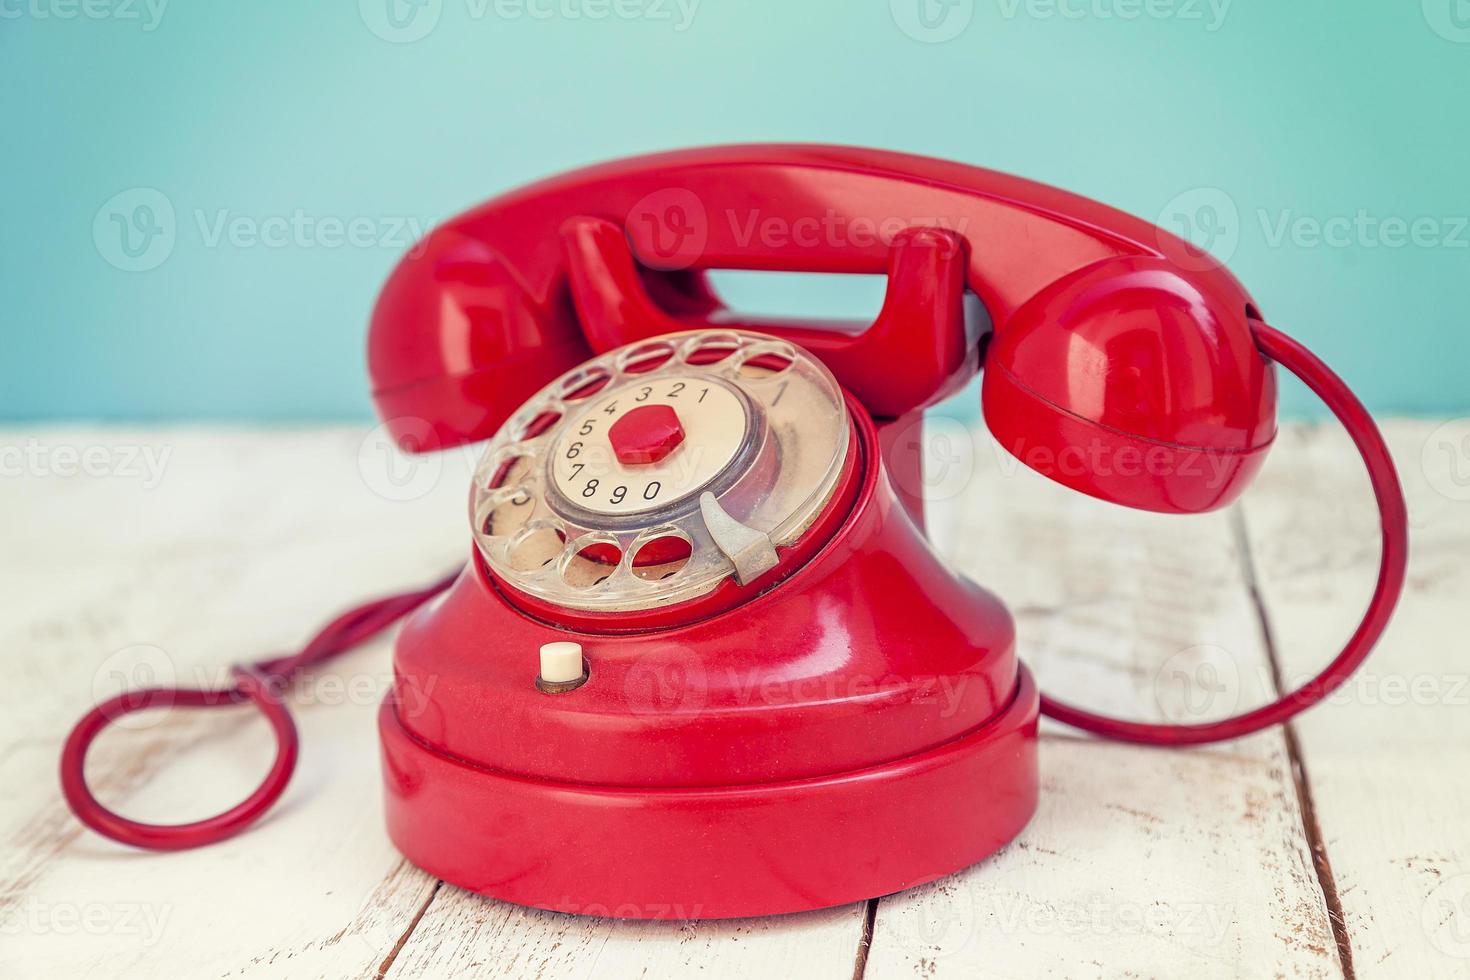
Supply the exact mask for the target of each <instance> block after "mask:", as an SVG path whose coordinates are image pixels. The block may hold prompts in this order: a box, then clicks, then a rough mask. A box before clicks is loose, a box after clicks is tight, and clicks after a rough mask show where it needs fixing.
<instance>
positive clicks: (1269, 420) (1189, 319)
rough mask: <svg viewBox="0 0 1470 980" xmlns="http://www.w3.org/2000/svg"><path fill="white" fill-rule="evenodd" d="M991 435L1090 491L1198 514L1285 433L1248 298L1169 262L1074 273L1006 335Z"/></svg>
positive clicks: (1233, 492) (1221, 501)
mask: <svg viewBox="0 0 1470 980" xmlns="http://www.w3.org/2000/svg"><path fill="white" fill-rule="evenodd" d="M982 400H983V404H984V407H985V418H986V421H987V422H988V423H989V425H990V430H991V432H992V433H993V434H994V435H995V437H996V438H997V439H998V440H999V441H1000V443H1001V445H1003V446H1005V447H1006V449H1007V450H1009V451H1010V452H1011V453H1012V454H1013V455H1015V456H1016V458H1018V459H1020V460H1021V461H1022V462H1024V463H1026V464H1027V465H1028V466H1030V467H1032V468H1033V469H1035V470H1037V471H1038V472H1041V473H1044V474H1045V475H1047V476H1049V477H1051V478H1053V479H1055V480H1058V481H1060V482H1062V483H1064V484H1066V485H1067V486H1070V487H1072V488H1073V489H1076V490H1081V491H1083V492H1084V493H1089V494H1092V495H1093V496H1096V497H1102V498H1103V499H1105V500H1111V501H1114V502H1116V503H1121V504H1126V505H1128V506H1131V507H1141V508H1144V509H1148V510H1159V511H1169V512H1180V513H1189V512H1195V511H1201V510H1209V509H1212V508H1215V507H1221V506H1224V505H1225V504H1228V503H1230V502H1231V501H1232V500H1234V499H1235V498H1236V497H1237V496H1238V495H1239V494H1240V492H1241V491H1242V490H1243V489H1244V488H1245V486H1246V484H1247V483H1248V482H1249V479H1250V477H1251V476H1252V475H1253V474H1254V473H1255V471H1256V470H1257V469H1258V468H1259V467H1260V464H1261V461H1262V460H1263V459H1264V458H1265V452H1266V449H1267V448H1268V447H1269V446H1270V443H1271V440H1272V438H1274V436H1275V434H1276V411H1275V406H1276V384H1275V376H1274V373H1273V371H1272V370H1271V367H1270V365H1269V364H1268V363H1267V361H1266V360H1265V358H1263V357H1262V356H1261V354H1260V352H1259V351H1258V350H1257V349H1256V343H1255V338H1254V336H1253V335H1252V333H1251V329H1250V326H1249V323H1248V319H1247V316H1246V307H1245V305H1244V303H1243V302H1241V297H1240V296H1239V295H1238V294H1237V293H1236V292H1235V291H1232V290H1228V289H1222V288H1221V287H1220V284H1219V283H1218V282H1214V281H1212V280H1210V279H1208V278H1204V279H1198V280H1196V278H1195V277H1190V276H1188V275H1186V274H1185V273H1184V272H1183V271H1181V270H1179V269H1177V268H1175V267H1174V266H1173V265H1171V263H1169V262H1168V261H1167V260H1165V259H1162V258H1142V257H1128V258H1115V259H1107V260H1104V261H1101V262H1097V263H1094V264H1093V265H1091V266H1088V267H1087V268H1085V269H1081V270H1078V271H1076V272H1073V273H1071V274H1070V275H1067V276H1065V277H1063V278H1061V279H1059V280H1057V281H1056V282H1055V283H1053V284H1052V285H1051V286H1049V287H1048V288H1047V289H1044V290H1042V291H1041V292H1040V293H1038V294H1037V295H1036V296H1034V297H1033V298H1032V299H1031V300H1029V301H1028V302H1027V303H1026V304H1025V305H1024V306H1022V307H1021V309H1019V310H1017V311H1016V314H1015V315H1014V316H1013V317H1011V319H1010V320H1009V321H1007V322H1006V324H1005V325H1004V326H1003V327H1001V328H1000V329H998V330H996V332H995V337H994V339H993V340H992V341H991V342H990V345H989V350H988V352H987V354H986V358H985V377H984V380H983V384H982Z"/></svg>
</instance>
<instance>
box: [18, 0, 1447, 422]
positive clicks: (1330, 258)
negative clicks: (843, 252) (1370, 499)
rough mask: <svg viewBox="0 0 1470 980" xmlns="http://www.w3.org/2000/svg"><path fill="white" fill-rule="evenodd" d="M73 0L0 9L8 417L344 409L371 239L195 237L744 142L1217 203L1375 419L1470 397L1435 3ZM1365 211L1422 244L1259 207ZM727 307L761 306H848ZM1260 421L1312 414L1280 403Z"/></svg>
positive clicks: (356, 382)
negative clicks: (393, 13) (106, 211)
mask: <svg viewBox="0 0 1470 980" xmlns="http://www.w3.org/2000/svg"><path fill="white" fill-rule="evenodd" d="M79 2H80V0H0V12H3V13H4V14H5V16H4V17H3V18H0V124H3V127H4V132H5V139H4V145H5V151H4V155H3V157H0V159H3V160H4V164H3V166H4V172H3V180H0V202H3V208H0V214H3V216H4V233H3V236H0V268H3V270H4V273H3V275H4V279H3V284H4V297H3V302H0V339H3V357H0V415H3V416H5V417H9V418H21V419H37V418H50V417H67V418H96V417H106V418H123V419H160V418H168V419H172V418H233V419H248V420H270V419H328V418H360V417H361V418H365V417H367V414H368V412H369V406H368V402H367V398H366V394H365V378H364V369H363V330H364V323H365V321H366V318H367V315H368V312H369V309H370V307H371V304H372V301H373V297H374V294H375V292H376V290H377V287H378V285H379V283H380V282H381V281H382V278H383V276H384V275H385V274H386V273H387V271H388V270H389V268H390V267H391V265H392V264H393V262H394V261H395V259H396V257H397V254H398V252H399V250H400V249H399V248H396V247H337V248H326V247H313V248H305V247H297V246H294V245H291V246H287V247H283V248H267V247H263V246H260V245H256V246H253V247H240V246H235V245H230V244H228V243H226V244H220V245H217V246H215V247H208V246H207V245H206V244H205V243H204V241H203V240H202V235H201V233H200V231H199V229H198V227H197V226H196V219H195V217H194V214H195V212H200V213H203V214H204V215H206V220H213V218H214V217H215V216H216V215H217V214H218V213H219V212H220V211H221V210H224V211H227V212H228V213H229V214H230V215H233V216H245V217H247V218H250V219H252V220H254V219H259V218H263V217H265V216H269V215H289V214H291V213H292V212H293V211H295V210H296V209H302V210H303V211H304V212H305V213H307V214H310V215H313V216H317V217H321V216H332V217H337V218H342V219H347V218H352V217H355V216H366V217H369V218H372V219H374V220H377V219H379V218H383V217H387V216H402V217H413V218H414V219H415V220H418V221H420V222H422V223H425V224H427V223H431V222H433V221H435V220H438V219H442V218H445V217H448V216H450V215H452V214H454V213H456V212H458V211H460V210H462V209H463V208H465V207H466V206H468V205H470V204H472V203H474V202H476V201H478V200H481V199H483V198H485V197H487V196H490V195H491V194H493V193H495V192H498V191H500V190H502V189H505V188H509V187H512V186H515V185H517V184H520V183H522V182H524V181H527V180H531V179H533V178H536V177H539V176H542V175H545V174H548V173H551V172H555V171H558V170H561V169H565V168H567V167H571V166H575V165H578V164H583V163H587V162H591V161H594V160H598V159H602V158H607V157H614V156H620V155H625V154H630V153H638V152H643V151H649V150H655V149H661V148H667V147H674V146H681V145H690V144H701V143H712V142H725V141H739V140H810V141H831V142H843V143H855V144H867V145H873V146H882V147H889V148H894V149H901V150H907V151H912V152H919V153H927V154H933V155H936V156H941V157H949V158H954V159H957V160H964V161H969V162H973V163H977V164H981V165H984V166H987V167H993V168H997V169H1001V170H1007V171H1012V172H1015V173H1019V174H1024V175H1026V176H1029V177H1032V178H1035V179H1039V180H1042V181H1047V182H1050V183H1054V184H1058V185H1060V186H1063V187H1066V188H1069V189H1071V190H1075V191H1078V192H1080V193H1083V194H1087V195H1090V196H1093V197H1096V198H1099V199H1101V200H1103V201H1106V202H1108V203H1110V204H1113V205H1116V206H1118V207H1121V208H1123V209H1125V210H1128V211H1132V212H1134V213H1136V214H1139V215H1141V216H1144V217H1147V218H1150V219H1151V220H1171V216H1170V215H1169V214H1166V209H1167V208H1168V206H1169V205H1170V202H1171V201H1174V200H1176V199H1177V198H1178V195H1181V194H1185V193H1186V192H1193V194H1192V196H1188V197H1185V198H1184V199H1183V200H1184V201H1186V202H1188V203H1189V204H1190V206H1191V207H1193V206H1194V205H1196V204H1198V202H1199V201H1201V200H1205V201H1207V202H1215V201H1218V200H1219V199H1220V198H1219V195H1220V194H1221V193H1223V194H1224V195H1225V196H1226V198H1227V199H1228V200H1229V201H1230V202H1231V203H1232V204H1233V205H1234V206H1235V207H1236V208H1237V210H1238V219H1237V221H1236V222H1235V224H1234V226H1233V236H1234V241H1235V243H1236V244H1235V245H1234V246H1233V247H1229V243H1230V241H1231V235H1232V230H1231V228H1230V227H1224V228H1223V234H1222V235H1221V236H1220V237H1219V238H1218V239H1217V241H1216V246H1217V248H1219V247H1220V242H1221V241H1223V242H1225V244H1226V247H1225V248H1223V249H1221V251H1228V252H1229V253H1230V255H1229V263H1230V265H1231V267H1232V268H1233V269H1234V270H1235V272H1236V273H1237V275H1239V276H1240V278H1241V279H1242V281H1243V282H1245V283H1246V284H1247V286H1248V287H1249V288H1250V289H1251V290H1252V292H1253V293H1254V294H1255V296H1256V298H1257V299H1258V300H1259V302H1260V305H1261V308H1262V309H1263V310H1264V311H1265V313H1266V315H1267V316H1268V317H1269V318H1270V319H1271V320H1273V321H1274V322H1275V323H1276V324H1277V325H1278V326H1281V327H1283V328H1284V329H1286V330H1288V331H1289V332H1292V333H1294V334H1296V335H1297V336H1299V337H1300V338H1302V339H1303V340H1305V341H1307V342H1308V343H1309V344H1311V345H1312V346H1313V347H1314V348H1315V349H1317V350H1318V352H1319V353H1320V354H1321V355H1322V356H1323V357H1324V358H1326V359H1327V360H1328V361H1329V362H1330V363H1332V364H1333V365H1334V366H1336V367H1337V368H1338V369H1339V370H1340V371H1341V372H1342V373H1343V374H1344V375H1345V376H1346V377H1347V378H1348V379H1349V381H1350V382H1351V383H1353V385H1354V386H1355V387H1356V388H1357V390H1358V391H1359V392H1360V393H1361V394H1362V396H1363V397H1364V399H1365V400H1366V401H1367V402H1368V403H1369V404H1370V406H1371V407H1373V408H1374V409H1376V410H1379V411H1393V412H1413V413H1461V412H1464V411H1465V410H1466V409H1467V408H1470V388H1467V385H1466V383H1465V377H1464V376H1465V368H1466V366H1467V364H1470V339H1467V330H1466V322H1467V319H1470V229H1466V228H1465V227H1463V224H1464V222H1465V219H1466V217H1467V216H1470V135H1467V119H1470V116H1467V104H1466V97H1467V95H1470V2H1466V0H1427V2H1426V3H1425V4H1423V5H1422V6H1421V4H1420V3H1418V2H1417V0H1400V2H1382V0H1373V2H1368V0H1362V2H1353V3H1345V2H1337V0H1315V2H1304V0H1294V2H1280V0H1235V2H1233V3H1230V4H1229V5H1228V7H1227V8H1226V9H1225V13H1224V18H1223V21H1218V22H1216V14H1215V13H1214V12H1212V10H1211V8H1210V7H1209V6H1208V4H1207V2H1206V0H1198V2H1196V0H1175V2H1172V3H1171V2H1170V0H1070V2H1064V4H1063V7H1064V9H1065V10H1066V11H1068V13H1063V12H1062V11H1061V10H1058V9H1057V8H1056V7H1055V6H1054V5H1052V4H1048V3H1045V2H1040V0H1037V2H1033V3H1031V4H1026V3H1019V5H1017V4H1015V3H1013V2H1012V0H975V2H974V3H973V4H970V5H968V7H967V4H966V2H965V0H956V5H955V6H953V7H948V8H947V7H944V6H942V5H940V4H938V3H937V2H936V0H928V2H930V3H931V4H932V6H930V7H929V8H928V9H929V11H930V12H931V13H936V14H939V13H943V12H944V11H946V10H948V12H949V15H950V16H951V17H952V18H959V19H958V20H954V19H951V20H949V21H946V22H943V23H944V25H945V26H947V27H948V28H950V29H953V28H955V27H956V25H958V26H961V27H963V30H961V31H960V32H959V33H958V35H957V36H955V37H954V38H952V39H950V40H947V41H943V42H942V43H925V42H922V41H920V40H916V39H915V38H913V37H911V36H909V35H908V34H906V33H905V32H904V31H903V30H902V29H901V27H900V26H899V20H901V19H904V18H903V17H902V13H903V11H904V10H905V9H908V10H909V11H910V12H912V9H913V0H895V4H894V5H893V8H894V9H897V10H898V11H899V15H895V13H894V12H893V9H891V5H890V3H889V0H860V2H853V0H848V2H839V0H829V2H823V3H813V2H798V0H787V2H777V0H767V2H759V3H757V2H752V0H740V2H736V0H700V2H699V3H698V5H697V7H696V9H695V12H694V16H693V20H692V23H690V24H689V25H688V26H687V28H686V29H683V30H680V29H678V24H677V23H676V22H677V20H678V17H679V14H678V12H677V8H676V7H675V6H674V4H673V0H667V2H664V0H659V2H660V8H659V9H667V10H668V11H669V13H670V14H671V17H672V19H658V18H657V17H643V18H637V19H622V18H619V17H618V16H616V14H610V15H609V16H608V17H607V18H606V19H602V20H593V19H590V18H589V17H587V16H585V10H586V8H583V7H580V5H579V4H578V3H575V2H572V3H571V7H572V9H573V10H579V9H580V10H583V12H584V15H583V16H580V17H573V16H569V15H566V14H556V15H555V16H552V17H550V18H537V17H532V16H530V15H529V14H526V13H524V12H523V13H522V14H521V15H520V16H507V15H501V16H497V15H496V14H495V13H494V12H493V11H494V9H495V8H494V7H491V8H490V11H491V12H490V13H487V14H486V15H485V16H483V17H476V16H474V14H473V11H474V10H475V9H476V8H477V6H479V0H442V7H441V9H440V11H439V20H438V23H437V26H436V27H435V28H434V29H433V30H432V31H431V32H430V33H429V34H428V35H427V36H426V37H424V38H423V39H421V40H418V41H415V42H412V43H390V42H388V41H385V40H382V39H381V38H379V37H378V36H376V35H375V34H374V33H373V32H372V31H370V30H369V29H368V27H367V26H366V22H365V19H364V15H363V13H362V12H361V11H360V9H359V4H358V3H357V0H318V2H312V3H301V2H285V0H277V2H254V3H220V2H212V3H211V2H204V0H174V2H172V3H169V4H168V5H167V7H166V8H165V9H164V12H163V16H162V18H161V20H160V21H159V22H158V23H157V25H156V27H155V28H154V29H152V30H145V29H144V23H143V22H142V21H140V20H128V19H124V18H123V17H121V16H118V17H109V18H107V19H100V20H94V19H89V18H88V17H86V16H84V15H82V14H81V10H80V8H79V6H77V4H79ZM88 2H89V3H93V4H97V6H96V7H93V8H92V9H93V11H94V12H96V11H99V10H101V11H104V12H105V10H106V9H107V8H106V6H105V5H106V2H107V0H88ZM388 2H390V0H364V8H363V9H365V10H366V11H367V14H368V19H371V18H372V17H373V16H374V15H373V11H374V10H375V9H376V10H379V11H381V10H382V9H384V8H383V4H385V3H388ZM391 2H394V3H397V4H399V5H400V6H399V8H398V10H399V12H400V13H402V14H405V15H406V14H407V13H409V12H411V11H412V8H411V7H409V6H407V5H406V0H391ZM420 2H422V3H428V4H430V5H431V6H430V7H426V8H425V9H424V10H423V11H420V16H429V15H431V14H432V13H433V7H432V4H434V2H435V0H420ZM567 2H569V0H557V3H558V4H564V3H567ZM583 2H586V0H583ZM591 2H592V3H593V4H596V3H597V2H598V0H591ZM605 2H606V3H607V4H608V6H607V7H606V9H608V10H609V11H612V10H614V9H616V8H613V7H612V6H611V0H605ZM618 2H620V3H623V4H627V5H632V4H636V3H638V2H639V0H618ZM642 2H643V3H644V4H645V7H646V5H647V4H651V3H653V2H654V0H642ZM687 2H688V0H686V3H687ZM1219 2H1221V0H1216V3H1217V4H1218V3H1219ZM905 3H907V4H908V6H907V7H905ZM1455 4H1458V7H1457V6H1455ZM506 9H507V8H502V11H503V13H504V12H505V11H506ZM508 9H509V12H510V13H513V12H514V11H515V10H524V8H522V7H511V8H508ZM541 9H545V8H541ZM622 9H625V10H626V9H628V7H627V6H624V7H623V8H622ZM1149 10H1154V11H1156V12H1157V13H1156V14H1155V15H1150V14H1149V13H1148V11H1149ZM132 11H136V12H137V13H138V14H140V15H141V16H142V18H143V20H144V21H146V19H147V17H148V15H147V13H146V9H145V8H144V7H143V5H142V0H137V5H136V6H133V7H131V8H130V9H129V10H125V11H122V13H128V12H132ZM1130 11H1141V13H1140V15H1139V16H1137V17H1136V18H1134V19H1126V18H1125V17H1124V16H1123V15H1124V14H1127V13H1129V12H1130ZM67 12H75V13H76V14H77V16H75V17H73V18H72V19H63V17H62V16H61V15H62V14H65V13H67ZM38 13H43V14H46V15H47V16H44V17H42V16H38ZM17 14H18V15H19V16H17ZM1165 15H1167V16H1165ZM966 16H968V17H969V19H968V21H966V20H965V18H966ZM419 23H422V22H421V21H420V22H419ZM1462 25H1463V26H1462ZM1436 28H1437V29H1436ZM133 187H152V188H157V189H159V190H160V191H162V192H163V193H164V194H165V195H166V196H167V197H168V199H169V200H170V201H171V202H172V204H173V206H174V207H175V209H176V213H177V216H178V221H177V239H176V242H175V245H174V248H173V251H172V252H171V253H170V254H169V255H168V258H167V260H166V261H164V262H163V263H162V264H161V265H160V266H158V267H157V268H154V269H152V270H150V271H146V272H125V271H121V270H119V269H117V268H115V267H113V266H112V265H109V264H108V263H107V262H106V261H104V259H103V257H102V254H101V252H100V251H99V248H98V246H97V245H96V244H95V242H94V238H93V234H92V223H93V219H94V216H95V215H96V214H97V213H98V211H99V209H100V208H101V207H102V206H103V204H104V202H106V201H108V199H109V198H111V197H112V195H114V194H116V193H118V192H119V191H123V190H126V189H128V188H133ZM1200 188H1204V189H1206V190H1205V191H1203V192H1201V191H1199V190H1197V189H1200ZM1211 189H1212V190H1211ZM1201 194H1203V195H1204V197H1203V198H1202V197H1201ZM1360 211H1362V212H1364V213H1366V214H1368V215H1371V216H1373V217H1375V218H1378V219H1383V218H1394V219H1399V220H1402V221H1404V222H1409V221H1412V220H1414V219H1430V220H1431V225H1429V226H1424V227H1429V228H1432V233H1430V234H1429V235H1428V237H1429V238H1432V239H1433V241H1420V242H1419V243H1417V244H1415V243H1412V242H1411V243H1407V244H1404V245H1402V246H1401V247H1391V245H1390V244H1387V243H1385V242H1384V241H1383V239H1382V236H1381V235H1375V234H1369V235H1354V236H1352V240H1350V241H1348V242H1346V243H1344V244H1342V245H1341V246H1335V245H1324V244H1312V243H1310V242H1305V241H1297V242H1293V241H1291V240H1287V241H1285V242H1280V243H1276V244H1273V243H1272V241H1271V235H1270V229H1269V228H1265V229H1263V227H1262V220H1261V217H1260V215H1261V213H1262V212H1264V213H1265V215H1266V222H1267V224H1268V226H1269V225H1272V224H1274V223H1275V222H1278V221H1280V220H1281V218H1282V216H1283V215H1290V216H1307V218H1308V219H1310V220H1313V221H1317V222H1324V221H1327V220H1328V219H1333V218H1344V217H1346V218H1349V219H1351V218H1352V217H1353V216H1354V215H1356V214H1357V213H1359V212H1360ZM1189 213H1191V214H1194V215H1196V216H1197V217H1201V218H1203V217H1208V215H1205V214H1204V213H1203V212H1199V211H1198V209H1197V208H1196V209H1195V210H1194V211H1191V212H1189ZM1209 224H1210V227H1213V228H1216V229H1217V230H1221V228H1220V222H1218V221H1216V222H1212V223H1209ZM1457 226H1459V227H1458V231H1456V227H1457ZM1308 230H1310V226H1308ZM1421 237H1422V236H1421ZM731 288H732V290H733V292H734V294H735V297H734V298H735V299H736V300H737V301H740V302H742V303H744V304H745V305H747V306H751V307H758V308H762V309H768V310H770V309H774V310H784V311H788V312H814V311H820V312H826V311H829V310H835V311H843V310H856V311H857V312H864V311H870V310H872V309H874V308H875V307H876V297H877V292H876V290H875V286H874V284H873V283H868V282H857V283H853V282H838V283H828V282H822V283H817V284H815V285H813V284H805V285H803V286H801V287H800V288H798V284H792V283H788V282H781V283H771V282H769V281H765V282H761V283H755V284H752V283H744V282H742V283H736V284H734V285H733V286H732V287H731ZM1285 408H1286V411H1287V412H1288V413H1297V414H1300V413H1303V412H1313V411H1315V409H1314V408H1313V405H1312V402H1311V401H1310V399H1309V398H1308V397H1306V396H1305V394H1304V393H1303V392H1301V391H1299V390H1296V389H1290V390H1288V391H1287V393H1286V401H1285Z"/></svg>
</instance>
